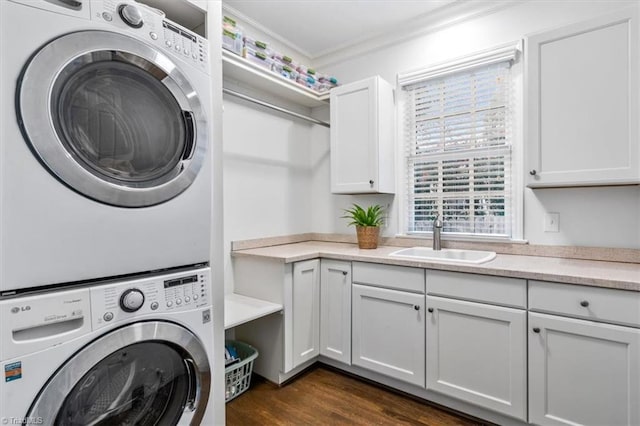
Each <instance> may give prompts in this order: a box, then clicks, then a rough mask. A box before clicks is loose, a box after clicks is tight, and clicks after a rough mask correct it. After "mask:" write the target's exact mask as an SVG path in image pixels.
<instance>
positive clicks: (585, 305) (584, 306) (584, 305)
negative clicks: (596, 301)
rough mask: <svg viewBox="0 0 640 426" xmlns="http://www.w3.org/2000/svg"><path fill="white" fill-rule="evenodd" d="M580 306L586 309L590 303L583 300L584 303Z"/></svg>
mask: <svg viewBox="0 0 640 426" xmlns="http://www.w3.org/2000/svg"><path fill="white" fill-rule="evenodd" d="M580 306H582V307H583V308H586V307H587V306H589V302H588V301H586V300H583V301H582V302H580Z"/></svg>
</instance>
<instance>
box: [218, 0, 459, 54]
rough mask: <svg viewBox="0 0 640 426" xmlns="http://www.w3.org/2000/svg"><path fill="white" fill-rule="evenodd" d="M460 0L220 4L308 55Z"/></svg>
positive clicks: (398, 28) (233, 0)
mask: <svg viewBox="0 0 640 426" xmlns="http://www.w3.org/2000/svg"><path fill="white" fill-rule="evenodd" d="M459 2H461V0H223V8H224V9H226V10H227V11H229V13H231V14H234V15H236V16H237V17H238V18H239V19H240V20H245V21H247V22H248V23H249V24H253V25H256V24H257V25H256V26H257V27H258V28H260V29H261V30H265V31H266V32H267V33H268V34H269V35H271V36H273V37H274V38H276V39H279V41H281V42H286V43H287V44H289V45H290V46H291V47H293V48H295V49H297V50H298V51H300V52H301V53H303V54H305V55H306V56H308V57H309V58H311V59H313V58H317V57H319V56H323V55H327V54H329V53H332V52H335V51H338V50H342V49H345V48H348V47H350V46H353V45H356V44H359V43H362V42H363V41H366V40H369V39H373V38H377V37H381V36H384V35H385V34H389V36H390V38H396V37H397V35H398V34H399V33H400V34H401V33H402V31H403V24H404V23H406V22H410V21H411V22H414V21H416V20H420V19H426V18H428V17H429V16H430V15H431V14H434V13H436V12H440V11H442V10H443V9H446V8H447V6H450V5H453V4H454V3H459Z"/></svg>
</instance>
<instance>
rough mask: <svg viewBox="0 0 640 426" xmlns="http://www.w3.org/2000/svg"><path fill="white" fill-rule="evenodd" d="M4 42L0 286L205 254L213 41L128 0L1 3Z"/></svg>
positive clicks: (77, 277) (20, 286) (2, 290)
mask: <svg viewBox="0 0 640 426" xmlns="http://www.w3.org/2000/svg"><path fill="white" fill-rule="evenodd" d="M0 52H2V60H1V61H0V235H1V236H2V238H1V240H0V295H3V294H4V295H8V294H14V293H19V292H20V291H21V290H24V289H31V288H36V287H40V286H48V285H56V284H60V283H70V282H78V281H89V280H94V279H100V278H104V277H115V276H123V275H127V274H132V273H140V272H145V271H156V270H160V269H166V268H172V267H182V266H185V265H198V264H202V263H206V262H208V261H209V244H210V220H211V161H210V159H209V150H208V145H209V144H210V140H209V135H208V133H209V132H208V120H207V114H208V112H207V109H209V105H210V96H211V94H210V76H209V59H208V43H207V40H205V39H203V38H202V37H200V36H198V35H196V34H194V33H193V32H191V31H188V30H186V29H185V28H182V27H180V26H179V25H177V24H175V23H173V22H170V21H168V20H167V19H165V17H164V14H163V13H162V12H161V11H158V10H156V9H152V8H149V7H146V6H144V5H141V4H138V3H135V2H134V1H132V0H91V1H89V0H3V1H0Z"/></svg>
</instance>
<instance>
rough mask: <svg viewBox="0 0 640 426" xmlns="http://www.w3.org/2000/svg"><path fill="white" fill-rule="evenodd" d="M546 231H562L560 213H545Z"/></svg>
mask: <svg viewBox="0 0 640 426" xmlns="http://www.w3.org/2000/svg"><path fill="white" fill-rule="evenodd" d="M544 232H560V213H547V214H545V215H544Z"/></svg>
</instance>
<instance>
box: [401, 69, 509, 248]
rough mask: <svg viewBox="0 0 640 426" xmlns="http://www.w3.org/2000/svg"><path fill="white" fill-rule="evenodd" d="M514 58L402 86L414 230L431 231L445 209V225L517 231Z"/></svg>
mask: <svg viewBox="0 0 640 426" xmlns="http://www.w3.org/2000/svg"><path fill="white" fill-rule="evenodd" d="M510 64H511V61H510V60H505V59H504V58H503V59H502V60H501V61H500V62H497V63H496V62H491V63H488V64H480V65H477V64H474V66H473V67H471V68H470V69H463V70H460V69H459V68H458V69H455V71H452V72H450V73H447V72H444V73H443V72H438V75H437V76H435V77H426V78H425V79H423V80H422V81H418V82H415V78H414V79H412V80H413V81H412V82H411V83H410V84H406V85H404V86H403V87H402V88H403V90H404V92H405V94H406V98H405V100H406V103H405V104H406V109H405V120H404V126H405V134H406V136H405V139H406V153H405V160H406V170H407V194H406V200H407V214H408V217H407V231H408V232H409V233H423V232H431V231H432V225H433V221H434V219H435V217H436V214H437V213H439V214H440V215H441V218H442V220H443V221H444V228H443V232H448V233H460V234H473V235H492V236H504V237H510V236H511V224H512V218H511V216H512V213H511V130H510V128H511V115H512V112H511V109H512V108H511V90H510V89H511V78H510V77H511V76H510ZM425 74H428V73H425ZM400 83H401V84H402V80H401V81H400Z"/></svg>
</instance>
